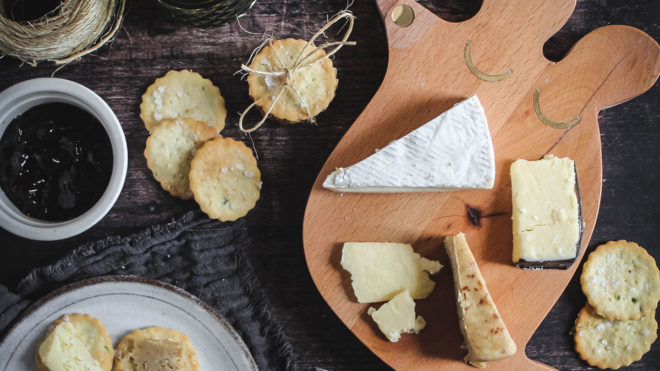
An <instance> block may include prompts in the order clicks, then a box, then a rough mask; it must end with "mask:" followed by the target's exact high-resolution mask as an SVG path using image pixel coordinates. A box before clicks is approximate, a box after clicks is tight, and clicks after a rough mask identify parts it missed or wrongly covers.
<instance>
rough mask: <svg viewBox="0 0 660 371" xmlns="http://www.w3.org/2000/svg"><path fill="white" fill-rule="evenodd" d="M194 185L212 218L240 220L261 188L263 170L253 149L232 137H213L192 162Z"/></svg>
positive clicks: (193, 188) (196, 199)
mask: <svg viewBox="0 0 660 371" xmlns="http://www.w3.org/2000/svg"><path fill="white" fill-rule="evenodd" d="M189 178H190V189H191V190H192V193H193V195H194V197H195V201H197V203H198V204H199V206H200V208H201V209H202V211H204V212H205V213H206V214H207V215H208V216H209V217H210V218H213V219H218V220H222V221H230V220H236V219H238V218H240V217H242V216H244V215H245V214H247V212H248V211H250V210H251V209H252V208H253V207H254V205H255V204H256V202H257V200H258V199H259V194H260V190H261V172H260V171H259V168H258V167H257V160H256V159H255V158H254V155H252V150H251V149H249V148H248V147H247V146H245V144H243V143H242V142H239V141H236V140H234V139H231V138H216V139H213V140H210V141H208V142H206V143H204V145H203V146H202V147H201V148H200V149H199V150H197V153H196V154H195V157H194V158H193V160H192V163H191V164H190V174H189Z"/></svg>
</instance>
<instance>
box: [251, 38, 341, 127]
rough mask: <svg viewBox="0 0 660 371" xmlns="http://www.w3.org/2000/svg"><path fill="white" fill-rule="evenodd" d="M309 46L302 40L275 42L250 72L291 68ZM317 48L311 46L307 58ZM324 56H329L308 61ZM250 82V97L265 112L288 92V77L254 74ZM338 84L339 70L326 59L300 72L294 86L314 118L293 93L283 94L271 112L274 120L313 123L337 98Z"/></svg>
mask: <svg viewBox="0 0 660 371" xmlns="http://www.w3.org/2000/svg"><path fill="white" fill-rule="evenodd" d="M306 44H307V41H305V40H299V39H284V40H275V41H273V42H272V44H271V45H267V46H266V47H264V48H263V49H262V50H261V51H260V52H259V53H258V54H257V55H256V56H255V57H254V59H253V60H252V63H251V64H250V68H252V69H253V70H256V71H267V72H271V71H273V70H278V71H281V70H282V69H283V68H291V67H292V66H293V64H294V63H295V61H296V58H297V57H298V55H299V54H300V52H301V50H303V48H305V45H306ZM314 48H315V46H314V45H313V44H311V45H308V46H307V47H306V48H305V50H304V52H303V57H304V56H305V55H307V54H308V53H309V52H311V51H312V50H314ZM323 55H325V51H323V50H319V51H318V52H315V53H314V54H313V55H312V56H311V57H310V58H309V59H308V60H312V59H315V58H316V57H318V56H323ZM280 63H281V64H280ZM247 82H248V85H249V87H250V96H251V97H252V99H254V101H255V102H256V103H257V106H258V107H259V108H260V109H261V110H262V111H264V112H267V111H268V110H269V109H270V107H271V105H272V104H273V101H274V100H275V98H276V97H277V95H278V94H279V93H280V91H281V90H282V89H284V84H285V82H286V77H284V76H279V77H278V76H263V75H259V74H256V73H250V74H249V75H248V78H247ZM338 83H339V80H337V70H336V69H335V68H334V67H333V65H332V61H331V60H330V59H329V58H325V59H323V60H322V61H321V62H319V63H315V64H314V65H311V66H309V67H304V68H300V69H298V70H296V71H295V72H294V73H293V74H292V76H291V86H292V87H294V88H295V89H296V91H298V93H300V95H301V96H302V98H303V99H304V100H305V103H306V104H307V107H308V109H309V113H311V116H310V115H309V114H308V113H307V110H306V109H305V107H304V106H303V105H302V104H301V102H300V100H299V99H298V97H297V96H296V94H295V93H294V92H293V91H291V90H290V89H287V90H286V91H285V92H283V93H282V96H281V97H280V98H279V99H278V100H277V103H276V104H275V106H274V107H273V110H272V111H271V116H273V117H275V118H277V119H279V120H281V121H283V122H285V123H297V122H301V121H304V120H310V119H312V118H313V117H315V116H316V115H318V114H319V113H321V112H323V111H324V110H325V109H326V108H328V105H330V102H331V101H332V100H333V99H334V97H335V91H336V90H337V84H338Z"/></svg>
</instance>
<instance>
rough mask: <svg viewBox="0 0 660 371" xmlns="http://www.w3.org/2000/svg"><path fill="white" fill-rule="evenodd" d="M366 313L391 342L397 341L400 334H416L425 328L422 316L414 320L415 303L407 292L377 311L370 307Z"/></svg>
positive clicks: (398, 295) (399, 294) (401, 293)
mask: <svg viewBox="0 0 660 371" xmlns="http://www.w3.org/2000/svg"><path fill="white" fill-rule="evenodd" d="M368 313H369V315H370V316H371V318H373V319H374V321H375V322H376V324H377V325H378V328H379V329H380V331H382V332H383V334H385V336H387V338H388V339H389V340H390V341H391V342H397V341H399V339H400V338H401V334H402V333H408V334H410V333H414V334H418V333H419V332H420V331H421V330H422V329H423V328H424V326H426V321H424V318H422V316H417V318H415V302H414V301H413V299H412V297H411V296H410V293H409V292H408V290H403V291H401V292H400V293H398V294H397V295H396V296H395V297H394V298H392V300H390V301H388V302H387V303H385V304H383V305H381V306H380V308H378V310H376V309H374V308H371V307H370V308H369V310H368Z"/></svg>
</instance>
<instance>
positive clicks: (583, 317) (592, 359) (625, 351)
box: [574, 304, 658, 369]
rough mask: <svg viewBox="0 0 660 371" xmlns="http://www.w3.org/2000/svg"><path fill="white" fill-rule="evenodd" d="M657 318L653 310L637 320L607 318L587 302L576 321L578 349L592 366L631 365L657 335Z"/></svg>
mask: <svg viewBox="0 0 660 371" xmlns="http://www.w3.org/2000/svg"><path fill="white" fill-rule="evenodd" d="M654 317H655V312H653V311H652V312H648V313H646V314H644V316H642V317H641V318H639V319H637V320H630V321H616V320H608V319H605V318H603V317H601V316H599V315H598V314H596V312H595V311H594V310H593V308H592V307H591V306H589V305H588V304H587V305H586V306H585V307H584V308H582V310H581V311H580V314H579V315H578V318H577V320H576V321H575V335H574V338H575V350H576V351H577V352H578V353H579V354H580V357H581V358H582V359H584V360H585V361H587V362H588V363H589V364H590V365H592V366H596V367H599V368H613V369H617V368H619V367H622V366H628V365H629V364H631V363H633V362H635V361H637V360H639V359H641V358H642V356H643V355H644V354H645V353H646V352H648V351H649V350H650V349H651V344H653V342H654V341H655V339H656V338H657V337H658V335H657V331H658V323H657V322H656V321H655V318H654Z"/></svg>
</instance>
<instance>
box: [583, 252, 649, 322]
mask: <svg viewBox="0 0 660 371" xmlns="http://www.w3.org/2000/svg"><path fill="white" fill-rule="evenodd" d="M580 282H581V283H582V291H584V294H585V295H586V296H587V300H588V301H589V304H590V305H591V306H592V307H593V308H594V310H595V311H596V313H598V314H600V315H601V316H603V317H605V318H607V319H613V320H631V319H638V318H640V317H642V316H643V315H644V314H645V313H649V312H652V311H654V310H655V308H656V307H657V305H658V300H660V272H659V271H658V267H657V265H656V263H655V260H654V259H653V257H652V256H651V255H649V254H648V253H647V252H646V250H644V248H642V247H640V246H639V245H637V244H636V243H634V242H628V241H623V240H622V241H610V242H608V243H606V244H604V245H600V246H598V248H596V250H595V251H594V252H592V253H591V254H590V255H589V258H588V259H587V261H586V263H584V268H583V269H582V276H581V277H580Z"/></svg>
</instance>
